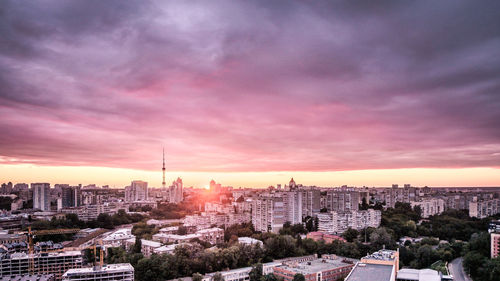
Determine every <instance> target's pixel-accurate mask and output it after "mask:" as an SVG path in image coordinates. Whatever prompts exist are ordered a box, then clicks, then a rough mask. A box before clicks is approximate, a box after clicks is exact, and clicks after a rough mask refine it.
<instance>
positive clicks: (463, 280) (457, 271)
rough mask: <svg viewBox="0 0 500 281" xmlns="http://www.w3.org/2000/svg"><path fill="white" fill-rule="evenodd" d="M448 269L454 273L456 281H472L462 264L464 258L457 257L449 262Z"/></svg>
mask: <svg viewBox="0 0 500 281" xmlns="http://www.w3.org/2000/svg"><path fill="white" fill-rule="evenodd" d="M448 269H449V270H450V274H451V275H453V280H454V281H472V279H470V278H469V276H468V275H467V274H466V273H465V271H464V268H463V266H462V258H456V259H454V260H452V261H451V262H450V263H449V264H448Z"/></svg>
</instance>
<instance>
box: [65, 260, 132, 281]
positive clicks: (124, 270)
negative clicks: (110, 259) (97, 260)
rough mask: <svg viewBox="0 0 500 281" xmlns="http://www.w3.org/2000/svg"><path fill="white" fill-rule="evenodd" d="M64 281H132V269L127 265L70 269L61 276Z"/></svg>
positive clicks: (118, 264)
mask: <svg viewBox="0 0 500 281" xmlns="http://www.w3.org/2000/svg"><path fill="white" fill-rule="evenodd" d="M62 280H64V281H71V280H74V281H87V280H88V281H90V280H96V281H98V280H103V281H109V280H123V281H134V268H133V267H132V265H130V264H129V263H117V264H108V265H104V266H102V267H101V266H94V267H87V268H75V269H70V270H68V271H67V272H66V273H64V275H63V279H62Z"/></svg>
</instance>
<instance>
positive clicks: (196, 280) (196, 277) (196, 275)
mask: <svg viewBox="0 0 500 281" xmlns="http://www.w3.org/2000/svg"><path fill="white" fill-rule="evenodd" d="M202 279H203V275H201V274H199V273H198V272H196V273H194V274H193V277H192V280H193V281H201V280H202Z"/></svg>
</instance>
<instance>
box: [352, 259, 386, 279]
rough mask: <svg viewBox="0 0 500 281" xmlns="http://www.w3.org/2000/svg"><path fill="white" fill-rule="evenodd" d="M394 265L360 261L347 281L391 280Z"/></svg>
mask: <svg viewBox="0 0 500 281" xmlns="http://www.w3.org/2000/svg"><path fill="white" fill-rule="evenodd" d="M392 272H393V266H392V265H385V264H366V263H358V264H356V266H355V267H354V268H353V270H352V271H351V273H350V274H349V276H347V278H346V279H345V281H366V280H370V281H390V280H391V275H392Z"/></svg>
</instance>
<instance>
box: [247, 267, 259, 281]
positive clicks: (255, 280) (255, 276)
mask: <svg viewBox="0 0 500 281" xmlns="http://www.w3.org/2000/svg"><path fill="white" fill-rule="evenodd" d="M248 276H249V277H250V281H261V278H262V264H261V263H258V264H256V265H254V266H253V267H252V270H250V272H249V273H248Z"/></svg>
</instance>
